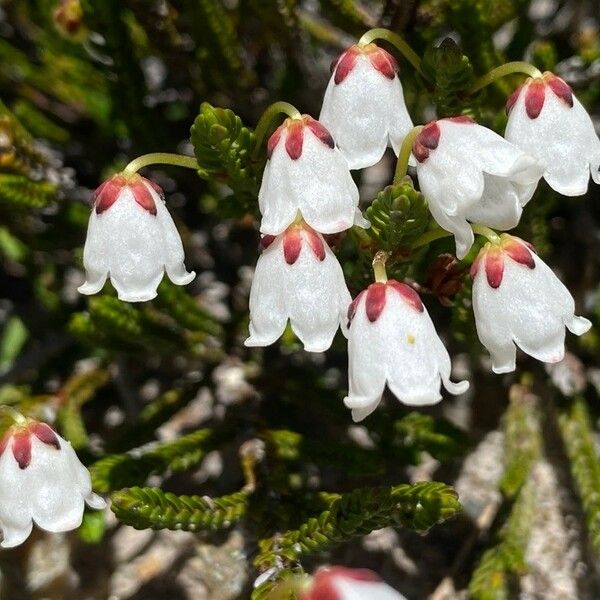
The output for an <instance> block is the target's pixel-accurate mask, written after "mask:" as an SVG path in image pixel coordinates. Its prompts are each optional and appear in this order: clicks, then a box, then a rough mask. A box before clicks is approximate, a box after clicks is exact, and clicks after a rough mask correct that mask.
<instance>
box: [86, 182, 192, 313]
mask: <svg viewBox="0 0 600 600" xmlns="http://www.w3.org/2000/svg"><path fill="white" fill-rule="evenodd" d="M93 200H94V206H93V208H92V213H91V216H90V221H89V225H88V233H87V239H86V241H85V248H84V250H83V265H84V267H85V271H86V281H85V283H84V284H83V285H82V286H81V287H80V288H79V291H80V292H81V293H82V294H96V293H97V292H99V291H100V290H101V289H102V287H103V286H104V283H105V282H106V278H107V277H110V281H111V283H112V284H113V286H114V287H115V289H116V290H117V293H118V295H119V299H121V300H124V301H126V302H144V301H146V300H151V299H152V298H154V297H155V296H156V288H157V287H158V284H159V283H160V281H161V279H162V278H163V275H164V272H165V271H166V272H167V275H168V276H169V278H170V279H171V281H172V282H173V283H176V284H177V285H186V284H188V283H190V281H192V279H194V277H195V273H194V272H191V273H188V272H187V271H186V269H185V266H184V264H183V259H184V254H183V246H182V244H181V238H180V236H179V233H178V231H177V229H176V227H175V224H174V223H173V219H172V218H171V215H170V214H169V211H168V210H167V208H166V206H165V203H164V200H163V199H162V191H161V190H160V188H159V187H158V186H157V185H155V184H154V183H153V182H151V181H149V180H148V179H145V178H144V177H141V176H140V175H137V174H133V175H127V176H126V175H123V174H122V173H121V174H117V175H115V176H113V177H111V178H110V179H108V180H107V181H105V182H104V183H103V184H102V185H101V186H100V187H99V188H98V189H97V190H96V191H95V192H94V196H93Z"/></svg>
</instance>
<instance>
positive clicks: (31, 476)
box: [0, 417, 106, 548]
mask: <svg viewBox="0 0 600 600" xmlns="http://www.w3.org/2000/svg"><path fill="white" fill-rule="evenodd" d="M86 503H87V504H88V505H89V506H90V507H92V508H96V509H102V508H104V507H105V506H106V502H105V501H104V500H103V499H102V498H100V496H97V495H96V494H94V493H93V492H92V483H91V479H90V474H89V472H88V470H87V469H86V468H85V467H84V466H83V465H82V464H81V463H80V462H79V459H78V458H77V455H76V454H75V452H74V450H73V448H71V444H69V442H67V441H65V440H64V439H63V438H62V437H60V436H59V435H58V434H57V433H56V432H55V431H53V430H52V429H51V428H50V427H49V426H48V425H46V424H45V423H40V422H38V421H32V420H29V419H25V418H23V417H22V422H18V423H17V424H15V425H14V426H12V427H11V428H10V429H9V430H8V431H7V432H6V433H5V434H4V437H3V438H2V441H1V442H0V528H1V529H2V535H3V539H2V543H1V544H0V545H1V546H2V547H3V548H13V547H14V546H18V545H19V544H22V543H23V542H24V541H25V540H26V539H27V538H28V537H29V534H30V533H31V530H32V529H33V524H34V523H35V524H36V525H37V526H38V527H41V528H42V529H45V530H46V531H51V532H54V533H55V532H59V531H70V530H72V529H76V528H77V527H79V526H80V525H81V520H82V518H83V509H84V506H85V504H86Z"/></svg>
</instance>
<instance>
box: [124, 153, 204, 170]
mask: <svg viewBox="0 0 600 600" xmlns="http://www.w3.org/2000/svg"><path fill="white" fill-rule="evenodd" d="M148 165H174V166H176V167H185V168H186V169H194V170H195V169H197V168H198V161H197V160H196V159H195V157H193V156H185V155H184V154H171V153H170V152H152V153H151V154H144V155H142V156H138V157H137V158H134V159H133V160H132V161H131V162H130V163H129V164H128V165H127V166H126V167H125V168H124V169H123V173H124V174H125V175H133V174H134V173H137V172H138V171H139V170H140V169H142V168H144V167H147V166H148Z"/></svg>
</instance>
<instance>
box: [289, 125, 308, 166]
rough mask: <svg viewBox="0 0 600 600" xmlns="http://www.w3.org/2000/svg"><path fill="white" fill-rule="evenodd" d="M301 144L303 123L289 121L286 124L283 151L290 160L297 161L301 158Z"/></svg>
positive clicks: (302, 140) (302, 141)
mask: <svg viewBox="0 0 600 600" xmlns="http://www.w3.org/2000/svg"><path fill="white" fill-rule="evenodd" d="M303 143H304V123H303V122H302V121H301V120H299V119H290V122H289V123H288V124H287V135H286V137H285V149H286V150H287V153H288V156H289V157H290V158H291V159H292V160H297V159H299V158H300V157H301V156H302V145H303Z"/></svg>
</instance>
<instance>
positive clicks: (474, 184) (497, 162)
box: [413, 117, 542, 258]
mask: <svg viewBox="0 0 600 600" xmlns="http://www.w3.org/2000/svg"><path fill="white" fill-rule="evenodd" d="M413 155H414V157H415V158H416V159H417V175H418V177H419V185H420V186H421V191H422V192H423V195H424V196H425V198H426V199H427V202H428V204H429V209H430V211H431V214H432V215H433V218H434V219H435V220H436V221H437V222H438V224H439V225H440V227H443V228H444V229H446V230H447V231H450V232H451V233H453V234H454V236H455V238H456V256H457V257H458V258H464V256H465V255H466V254H467V252H468V251H469V249H470V248H471V246H472V245H473V241H474V236H473V231H472V230H471V227H470V225H469V223H468V222H469V221H471V222H473V223H480V224H482V225H487V226H488V227H493V228H494V229H502V230H504V229H511V228H513V227H515V226H516V225H517V224H518V223H519V220H520V218H521V213H522V211H523V206H525V204H526V203H527V202H528V201H529V200H530V199H531V197H532V196H533V193H534V191H535V188H536V186H537V182H538V181H539V179H540V177H541V175H542V170H541V168H540V167H539V165H538V164H537V161H536V160H535V159H534V158H532V157H531V156H528V155H526V154H525V153H524V152H523V151H521V150H519V149H518V148H516V147H515V146H513V145H512V144H510V143H509V142H507V141H506V140H505V139H503V138H502V137H500V136H499V135H498V134H496V133H494V132H493V131H492V130H490V129H487V128H486V127H482V126H481V125H477V124H476V123H475V122H474V121H473V120H472V119H470V118H469V117H451V118H447V119H440V120H438V121H433V122H431V123H429V124H428V125H426V126H425V127H424V128H423V130H422V131H421V132H420V133H419V134H418V135H417V137H416V138H415V141H414V144H413Z"/></svg>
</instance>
